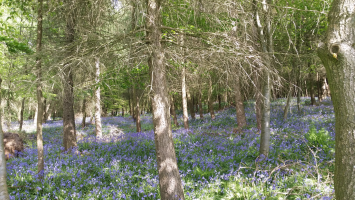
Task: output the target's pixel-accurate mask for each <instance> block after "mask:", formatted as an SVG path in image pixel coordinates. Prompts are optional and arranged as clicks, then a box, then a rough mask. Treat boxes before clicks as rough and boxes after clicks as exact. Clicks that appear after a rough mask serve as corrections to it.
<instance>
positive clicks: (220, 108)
mask: <svg viewBox="0 0 355 200" xmlns="http://www.w3.org/2000/svg"><path fill="white" fill-rule="evenodd" d="M217 99H218V110H222V98H221V94H218V95H217Z"/></svg>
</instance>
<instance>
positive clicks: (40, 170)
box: [36, 0, 44, 179]
mask: <svg viewBox="0 0 355 200" xmlns="http://www.w3.org/2000/svg"><path fill="white" fill-rule="evenodd" d="M38 4H39V5H38V13H37V17H38V19H37V20H38V21H37V46H36V50H37V57H36V69H37V102H38V104H37V107H38V113H37V152H38V166H37V170H38V177H39V178H40V179H42V178H43V173H44V153H43V135H42V123H43V108H44V106H43V101H44V98H43V94H42V69H41V68H42V66H41V64H42V58H41V57H42V56H41V51H42V20H43V16H42V9H43V0H38Z"/></svg>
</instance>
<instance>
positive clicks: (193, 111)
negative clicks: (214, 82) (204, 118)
mask: <svg viewBox="0 0 355 200" xmlns="http://www.w3.org/2000/svg"><path fill="white" fill-rule="evenodd" d="M187 101H188V107H189V110H190V115H191V118H192V119H196V117H195V110H194V102H193V95H192V96H191V94H190V91H189V90H187Z"/></svg>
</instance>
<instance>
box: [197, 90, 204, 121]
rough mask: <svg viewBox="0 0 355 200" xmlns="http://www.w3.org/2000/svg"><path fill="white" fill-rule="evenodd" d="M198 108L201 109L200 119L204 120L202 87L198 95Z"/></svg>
mask: <svg viewBox="0 0 355 200" xmlns="http://www.w3.org/2000/svg"><path fill="white" fill-rule="evenodd" d="M198 107H199V112H200V119H203V107H202V91H201V87H200V88H199V94H198Z"/></svg>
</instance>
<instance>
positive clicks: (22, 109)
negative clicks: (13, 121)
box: [20, 98, 25, 131]
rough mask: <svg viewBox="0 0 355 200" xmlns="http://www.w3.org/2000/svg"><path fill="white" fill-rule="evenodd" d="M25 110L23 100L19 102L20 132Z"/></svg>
mask: <svg viewBox="0 0 355 200" xmlns="http://www.w3.org/2000/svg"><path fill="white" fill-rule="evenodd" d="M24 110H25V98H23V99H22V102H21V112H20V131H22V126H23V112H24Z"/></svg>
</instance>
